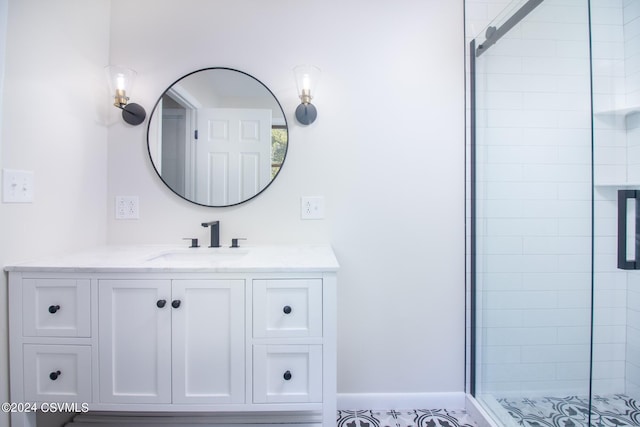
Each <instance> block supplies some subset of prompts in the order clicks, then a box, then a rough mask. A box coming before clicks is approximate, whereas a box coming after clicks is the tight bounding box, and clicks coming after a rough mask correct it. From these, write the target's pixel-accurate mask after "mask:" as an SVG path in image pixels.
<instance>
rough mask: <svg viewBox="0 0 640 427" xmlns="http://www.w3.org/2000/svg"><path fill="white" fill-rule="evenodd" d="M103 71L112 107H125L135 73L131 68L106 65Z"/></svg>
mask: <svg viewBox="0 0 640 427" xmlns="http://www.w3.org/2000/svg"><path fill="white" fill-rule="evenodd" d="M104 71H105V74H106V76H107V81H108V82H109V93H111V95H112V96H113V99H114V102H113V103H114V105H115V106H117V107H122V106H125V105H127V101H128V100H129V96H130V94H131V88H132V87H133V82H134V81H135V78H136V75H137V73H136V72H135V71H134V70H132V69H131V68H126V67H121V66H119V65H108V66H106V67H105V68H104Z"/></svg>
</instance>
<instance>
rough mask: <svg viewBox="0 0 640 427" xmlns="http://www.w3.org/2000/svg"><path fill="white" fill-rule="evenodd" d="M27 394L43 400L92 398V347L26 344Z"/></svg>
mask: <svg viewBox="0 0 640 427" xmlns="http://www.w3.org/2000/svg"><path fill="white" fill-rule="evenodd" d="M23 355H24V356H23V357H24V398H25V400H26V401H32V402H35V401H39V402H91V347H90V346H86V345H39V344H25V345H24V353H23Z"/></svg>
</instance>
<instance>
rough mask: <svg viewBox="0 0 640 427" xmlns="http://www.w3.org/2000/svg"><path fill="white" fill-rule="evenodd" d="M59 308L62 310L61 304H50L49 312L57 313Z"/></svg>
mask: <svg viewBox="0 0 640 427" xmlns="http://www.w3.org/2000/svg"><path fill="white" fill-rule="evenodd" d="M58 310H60V306H59V305H50V306H49V313H51V314H55V313H56V312H57V311H58Z"/></svg>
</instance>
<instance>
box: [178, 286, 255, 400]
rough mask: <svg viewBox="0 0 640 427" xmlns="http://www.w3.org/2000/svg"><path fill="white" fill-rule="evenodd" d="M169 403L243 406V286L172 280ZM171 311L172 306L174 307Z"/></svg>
mask: <svg viewBox="0 0 640 427" xmlns="http://www.w3.org/2000/svg"><path fill="white" fill-rule="evenodd" d="M172 290H173V302H174V303H175V302H177V301H179V302H180V305H179V306H178V308H174V309H172V312H173V318H172V331H173V332H172V341H173V402H174V403H243V402H244V381H245V377H244V375H245V374H244V370H245V365H244V360H245V356H244V346H245V339H244V305H245V304H244V280H175V281H173V289H172ZM174 305H175V304H174Z"/></svg>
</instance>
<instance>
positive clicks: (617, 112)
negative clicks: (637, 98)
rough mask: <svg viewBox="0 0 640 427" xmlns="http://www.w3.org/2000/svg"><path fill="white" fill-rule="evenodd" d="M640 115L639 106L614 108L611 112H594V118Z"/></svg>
mask: <svg viewBox="0 0 640 427" xmlns="http://www.w3.org/2000/svg"><path fill="white" fill-rule="evenodd" d="M633 113H640V105H631V106H628V107H624V108H614V109H612V110H602V111H595V112H594V115H596V116H623V117H624V116H626V115H628V114H633Z"/></svg>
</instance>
